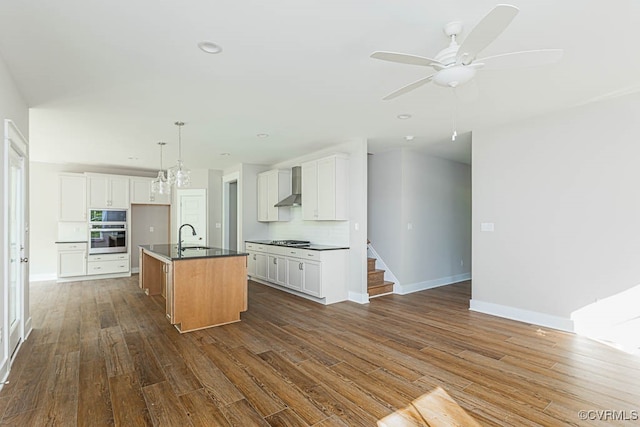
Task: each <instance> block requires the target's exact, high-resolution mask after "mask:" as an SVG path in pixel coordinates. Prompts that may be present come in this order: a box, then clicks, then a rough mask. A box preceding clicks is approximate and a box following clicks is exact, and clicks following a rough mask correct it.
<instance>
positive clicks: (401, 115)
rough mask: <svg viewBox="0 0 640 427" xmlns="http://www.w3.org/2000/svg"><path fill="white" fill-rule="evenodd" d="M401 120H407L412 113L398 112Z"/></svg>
mask: <svg viewBox="0 0 640 427" xmlns="http://www.w3.org/2000/svg"><path fill="white" fill-rule="evenodd" d="M398 118H399V119H400V120H407V119H410V118H411V114H398Z"/></svg>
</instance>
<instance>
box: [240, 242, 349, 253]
mask: <svg viewBox="0 0 640 427" xmlns="http://www.w3.org/2000/svg"><path fill="white" fill-rule="evenodd" d="M245 242H248V243H257V244H259V245H270V246H280V247H284V248H295V249H309V250H311V251H335V250H341V249H349V246H330V245H314V244H311V245H309V246H286V245H274V244H273V243H271V240H245Z"/></svg>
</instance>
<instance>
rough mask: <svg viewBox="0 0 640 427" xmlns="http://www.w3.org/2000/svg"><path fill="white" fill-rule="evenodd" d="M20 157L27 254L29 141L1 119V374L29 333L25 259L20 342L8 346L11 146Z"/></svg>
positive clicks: (20, 295)
mask: <svg viewBox="0 0 640 427" xmlns="http://www.w3.org/2000/svg"><path fill="white" fill-rule="evenodd" d="M12 149H13V150H15V152H16V153H17V154H18V155H19V156H20V157H22V161H23V165H22V185H23V191H22V198H23V200H22V205H23V206H22V212H21V213H22V221H21V222H22V226H23V236H22V238H23V246H24V250H23V253H22V257H24V258H26V259H28V258H29V234H28V233H29V142H28V140H27V139H26V138H25V137H24V135H23V134H22V133H21V132H20V130H19V129H18V127H17V126H16V124H15V123H14V122H13V121H12V120H10V119H5V120H4V144H3V164H2V167H3V171H2V172H3V179H4V185H3V188H2V192H3V198H2V203H3V218H2V222H3V243H2V244H3V251H4V253H5V255H7V256H5V257H4V265H3V269H4V271H3V277H2V280H3V284H2V295H3V300H4V303H3V319H2V337H1V338H2V343H3V345H2V352H0V353H1V355H2V361H1V362H0V378H4V377H5V372H6V375H8V372H9V369H10V365H11V364H12V363H13V361H14V360H15V356H16V355H17V354H18V352H19V350H20V347H21V345H22V343H24V341H25V340H26V339H27V337H28V335H29V334H30V333H31V329H32V326H31V324H32V320H31V315H30V312H29V279H28V278H29V264H28V263H27V262H24V263H20V266H21V278H20V279H21V285H20V286H18V289H17V292H18V305H19V306H18V307H17V309H18V312H19V314H20V315H19V324H18V335H19V337H18V339H19V342H18V344H17V347H16V349H15V351H13V352H11V349H10V348H9V344H10V342H9V341H10V340H9V334H10V325H9V301H8V300H9V298H8V295H9V257H8V254H9V244H10V241H9V215H8V205H9V173H10V163H9V162H10V153H11V150H12Z"/></svg>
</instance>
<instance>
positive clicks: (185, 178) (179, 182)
mask: <svg viewBox="0 0 640 427" xmlns="http://www.w3.org/2000/svg"><path fill="white" fill-rule="evenodd" d="M174 124H175V125H176V126H178V161H177V162H176V165H175V166H174V167H172V168H170V169H169V170H168V171H167V180H168V182H169V185H173V184H175V185H176V187H177V188H185V187H189V185H191V171H190V170H189V169H187V168H185V167H184V164H183V163H182V126H184V122H175V123H174Z"/></svg>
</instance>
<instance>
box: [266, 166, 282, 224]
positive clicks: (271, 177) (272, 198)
mask: <svg viewBox="0 0 640 427" xmlns="http://www.w3.org/2000/svg"><path fill="white" fill-rule="evenodd" d="M278 190H279V188H278V172H277V171H273V172H270V173H268V174H267V219H268V220H269V221H278V220H279V219H280V218H279V217H278V214H279V209H280V208H276V207H275V206H274V205H275V204H276V203H278V202H279V201H280V200H279V199H278V197H279V196H280V194H279V192H278Z"/></svg>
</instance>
